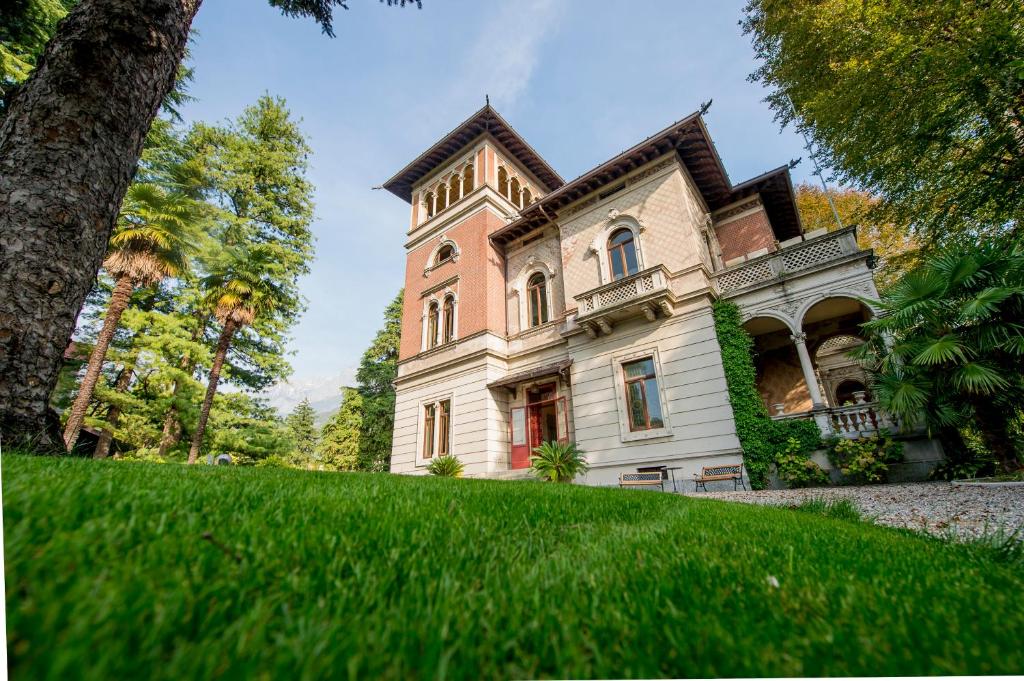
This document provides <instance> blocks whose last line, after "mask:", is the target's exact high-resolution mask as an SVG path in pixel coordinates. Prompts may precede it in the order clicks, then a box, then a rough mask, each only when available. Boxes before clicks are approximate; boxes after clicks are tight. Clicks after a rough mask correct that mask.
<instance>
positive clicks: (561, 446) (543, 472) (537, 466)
mask: <svg viewBox="0 0 1024 681" xmlns="http://www.w3.org/2000/svg"><path fill="white" fill-rule="evenodd" d="M530 469H531V470H532V471H533V473H534V475H536V476H537V477H538V478H540V479H541V480H548V481H550V482H572V481H573V480H575V479H576V478H577V477H578V476H580V475H583V474H584V473H586V472H587V471H588V470H589V469H590V466H589V464H587V458H586V456H584V453H583V452H582V451H581V450H579V449H578V448H577V447H576V443H575V442H542V443H541V445H540V446H539V447H534V449H533V454H531V455H530Z"/></svg>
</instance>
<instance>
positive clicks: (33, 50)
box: [0, 0, 76, 117]
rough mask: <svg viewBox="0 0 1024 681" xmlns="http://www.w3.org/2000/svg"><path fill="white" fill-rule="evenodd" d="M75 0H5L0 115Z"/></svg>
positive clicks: (0, 26) (0, 17)
mask: <svg viewBox="0 0 1024 681" xmlns="http://www.w3.org/2000/svg"><path fill="white" fill-rule="evenodd" d="M75 4H76V0H7V2H5V3H4V10H3V12H0V117H3V114H4V112H5V111H6V109H7V103H8V102H9V101H10V98H11V96H12V95H13V92H14V90H15V89H16V86H17V85H18V84H19V83H21V82H22V81H23V80H25V79H26V78H28V75H29V73H31V72H32V69H33V68H35V65H36V62H37V61H38V60H39V57H40V56H42V54H43V48H45V47H46V43H47V42H49V40H50V36H52V35H53V32H54V30H55V29H56V27H57V22H59V21H60V20H61V19H63V18H64V16H65V15H66V14H67V13H68V11H69V10H70V9H71V8H72V7H74V5H75Z"/></svg>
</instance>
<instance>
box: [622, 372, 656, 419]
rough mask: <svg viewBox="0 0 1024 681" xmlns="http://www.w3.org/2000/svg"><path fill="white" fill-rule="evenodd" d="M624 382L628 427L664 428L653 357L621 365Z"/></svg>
mask: <svg viewBox="0 0 1024 681" xmlns="http://www.w3.org/2000/svg"><path fill="white" fill-rule="evenodd" d="M622 372H623V378H624V381H625V384H626V410H627V411H628V412H629V429H630V430H633V431H636V430H652V429H654V428H664V427H665V420H664V418H663V416H662V411H661V397H660V392H659V390H658V377H657V375H656V374H655V372H654V358H652V357H646V358H644V359H640V360H636V361H635V362H628V363H626V364H623V365H622Z"/></svg>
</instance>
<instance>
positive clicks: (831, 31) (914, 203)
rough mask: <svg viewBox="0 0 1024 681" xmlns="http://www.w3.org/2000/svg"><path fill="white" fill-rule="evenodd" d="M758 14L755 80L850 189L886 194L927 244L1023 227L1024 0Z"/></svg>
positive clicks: (817, 3)
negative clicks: (1023, 1) (1023, 101)
mask: <svg viewBox="0 0 1024 681" xmlns="http://www.w3.org/2000/svg"><path fill="white" fill-rule="evenodd" d="M745 12H746V16H745V18H744V20H743V22H742V25H743V28H744V31H745V32H746V33H748V34H750V35H751V36H752V38H753V43H754V50H755V53H756V54H757V56H758V58H759V59H760V60H761V62H762V63H761V65H760V67H759V68H758V69H757V71H755V72H754V74H753V75H752V76H751V78H752V80H754V81H757V82H760V83H762V84H763V85H765V86H767V87H768V88H769V89H770V90H771V91H770V93H769V95H768V98H767V100H768V102H769V103H770V105H771V107H772V108H773V109H774V110H775V112H776V117H777V118H778V119H779V120H780V121H781V122H782V123H783V124H785V123H787V122H790V121H795V122H796V124H797V126H798V127H800V128H802V129H804V130H806V131H807V132H808V133H809V134H810V135H811V137H812V138H813V140H814V142H816V146H817V154H816V155H817V157H818V160H819V161H820V162H821V163H822V164H823V165H825V166H827V167H831V168H832V169H834V170H835V171H836V176H837V177H836V179H837V180H838V181H839V183H840V184H845V185H851V186H860V187H862V188H864V189H867V190H868V191H870V192H871V193H872V194H875V195H878V196H880V197H881V198H882V199H884V202H885V203H884V206H885V208H886V213H887V215H888V216H889V217H890V218H891V219H892V220H893V221H894V222H896V223H897V224H905V225H912V226H913V227H914V229H915V231H916V232H917V233H918V236H919V237H920V240H921V243H926V244H927V243H933V242H934V243H941V242H943V241H958V242H959V243H961V244H963V245H966V244H970V243H973V242H975V241H976V240H977V239H978V238H980V237H982V236H983V235H985V234H986V233H988V234H991V233H996V232H1001V231H1004V230H1006V229H1008V228H1009V229H1018V230H1019V229H1020V225H1021V219H1022V218H1024V182H1022V180H1024V137H1022V136H1021V134H1020V130H1021V125H1022V123H1024V108H1022V104H1021V91H1022V88H1024V73H1022V71H1021V68H1020V63H1021V55H1022V54H1024V31H1021V26H1022V25H1024V5H1022V4H1021V3H1020V2H1019V0H992V1H989V0H964V1H962V2H919V1H918V0H890V1H888V2H850V1H849V0H824V1H822V0H749V2H748V4H747V6H746V9H745ZM790 101H792V103H793V105H795V108H796V111H795V113H794V112H793V110H792V107H791V104H790Z"/></svg>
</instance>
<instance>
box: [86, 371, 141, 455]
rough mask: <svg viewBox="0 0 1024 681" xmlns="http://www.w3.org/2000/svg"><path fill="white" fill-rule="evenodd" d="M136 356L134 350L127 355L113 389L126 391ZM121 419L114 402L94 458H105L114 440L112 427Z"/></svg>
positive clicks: (130, 380)
mask: <svg viewBox="0 0 1024 681" xmlns="http://www.w3.org/2000/svg"><path fill="white" fill-rule="evenodd" d="M137 357H138V352H137V351H136V352H134V353H132V354H131V355H129V357H128V359H127V360H126V361H125V363H124V367H123V368H122V369H121V375H120V376H118V377H117V382H116V383H115V384H114V390H115V391H117V392H119V393H123V392H127V391H128V384H129V383H131V382H132V375H133V374H134V373H135V360H136V358H137ZM120 419H121V408H120V407H118V406H117V405H116V404H115V405H111V407H110V409H109V410H108V411H107V418H106V421H107V423H109V424H110V428H104V429H103V430H102V432H100V440H99V442H97V443H96V451H94V452H93V453H92V458H94V459H105V458H107V456H108V455H109V454H110V445H111V443H113V441H114V428H116V427H117V422H118V421H119V420H120Z"/></svg>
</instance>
